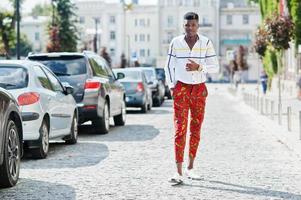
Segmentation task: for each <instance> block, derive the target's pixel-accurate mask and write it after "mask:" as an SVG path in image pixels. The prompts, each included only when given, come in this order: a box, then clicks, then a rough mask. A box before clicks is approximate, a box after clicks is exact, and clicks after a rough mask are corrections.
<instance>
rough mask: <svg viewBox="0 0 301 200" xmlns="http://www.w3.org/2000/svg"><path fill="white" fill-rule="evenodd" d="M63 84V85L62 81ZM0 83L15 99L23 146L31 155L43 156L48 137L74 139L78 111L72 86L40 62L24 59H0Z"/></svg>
mask: <svg viewBox="0 0 301 200" xmlns="http://www.w3.org/2000/svg"><path fill="white" fill-rule="evenodd" d="M65 84H66V85H65ZM0 87H3V88H5V89H7V90H9V91H10V93H11V94H12V95H13V96H14V97H15V98H16V99H17V101H18V104H19V106H20V110H21V115H22V120H23V141H24V146H25V147H27V148H29V149H30V151H31V153H32V156H33V157H34V158H45V157H46V156H47V153H48V150H49V139H54V138H61V139H63V140H65V142H66V143H67V144H75V143H76V142H77V136H78V128H77V119H78V111H77V107H76V102H75V100H74V98H73V96H72V95H71V94H72V93H73V88H72V87H71V86H70V85H67V83H64V86H63V85H62V83H61V82H60V81H59V80H58V79H57V77H56V76H55V75H54V74H53V73H52V72H51V71H50V70H49V69H48V68H47V67H45V66H44V65H42V64H40V63H37V62H33V61H28V60H22V61H16V60H15V61H13V60H11V61H8V60H5V61H0Z"/></svg>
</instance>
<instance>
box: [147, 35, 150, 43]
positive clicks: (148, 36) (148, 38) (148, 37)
mask: <svg viewBox="0 0 301 200" xmlns="http://www.w3.org/2000/svg"><path fill="white" fill-rule="evenodd" d="M147 41H148V42H150V34H147Z"/></svg>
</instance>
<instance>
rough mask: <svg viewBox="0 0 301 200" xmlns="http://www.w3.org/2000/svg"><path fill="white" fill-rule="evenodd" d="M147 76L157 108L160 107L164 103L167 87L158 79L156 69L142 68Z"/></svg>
mask: <svg viewBox="0 0 301 200" xmlns="http://www.w3.org/2000/svg"><path fill="white" fill-rule="evenodd" d="M140 68H141V69H142V70H143V71H144V73H145V76H146V80H147V83H148V85H149V87H150V88H151V90H152V97H153V102H154V105H155V106H160V105H161V104H162V103H163V101H164V94H165V86H164V84H163V82H162V81H161V80H158V79H157V75H156V70H155V68H154V67H140Z"/></svg>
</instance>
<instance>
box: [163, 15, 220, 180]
mask: <svg viewBox="0 0 301 200" xmlns="http://www.w3.org/2000/svg"><path fill="white" fill-rule="evenodd" d="M198 28H199V17H198V15H197V14H196V13H193V12H189V13H186V14H185V16H184V29H185V35H181V36H178V37H176V38H174V39H173V40H172V41H171V44H170V48H169V52H168V58H167V62H166V66H165V73H166V81H167V83H168V86H169V88H170V90H171V92H172V95H173V98H174V125H175V160H176V166H177V173H176V175H175V176H174V177H173V178H172V179H171V181H172V182H176V183H182V182H183V172H182V163H183V158H184V149H185V144H186V132H187V124H188V113H189V111H190V141H189V164H188V166H187V169H186V170H185V175H186V176H187V177H188V178H191V179H194V178H198V177H197V176H196V175H194V174H193V168H194V159H195V156H196V152H197V149H198V145H199V141H200V130H201V125H202V122H203V119H204V111H205V103H206V97H207V95H208V94H207V88H206V85H205V81H206V74H207V73H217V72H218V71H219V65H218V61H217V57H216V54H215V51H214V48H213V44H212V42H211V41H210V40H209V39H208V38H207V37H205V36H203V35H199V34H198V33H197V32H198Z"/></svg>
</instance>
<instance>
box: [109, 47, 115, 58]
mask: <svg viewBox="0 0 301 200" xmlns="http://www.w3.org/2000/svg"><path fill="white" fill-rule="evenodd" d="M110 54H111V56H115V49H114V48H111V49H110Z"/></svg>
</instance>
